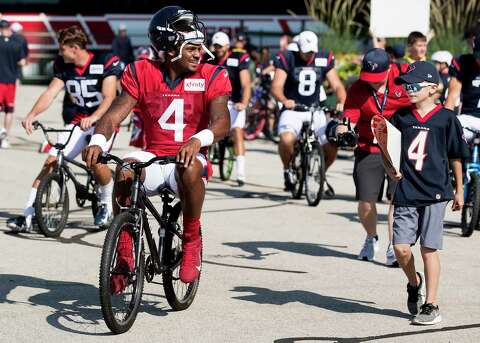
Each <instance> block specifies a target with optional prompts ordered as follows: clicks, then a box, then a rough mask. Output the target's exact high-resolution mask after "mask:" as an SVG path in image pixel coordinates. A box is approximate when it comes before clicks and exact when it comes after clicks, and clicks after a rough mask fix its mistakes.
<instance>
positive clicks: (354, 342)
mask: <svg viewBox="0 0 480 343" xmlns="http://www.w3.org/2000/svg"><path fill="white" fill-rule="evenodd" d="M477 328H480V323H479V324H468V325H458V326H446V327H443V328H437V329H426V330H420V331H410V332H394V333H387V334H384V335H378V336H367V337H352V338H346V337H291V338H280V339H276V340H274V341H273V342H274V343H295V342H302V341H307V342H314V341H318V342H321V341H328V342H336V343H360V342H372V341H376V340H381V339H388V338H396V337H407V336H417V335H423V334H432V333H437V332H448V331H457V330H468V329H477Z"/></svg>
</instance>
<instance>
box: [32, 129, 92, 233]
mask: <svg viewBox="0 0 480 343" xmlns="http://www.w3.org/2000/svg"><path fill="white" fill-rule="evenodd" d="M77 127H78V125H75V126H74V127H73V128H72V129H70V130H66V129H53V128H45V127H44V126H43V125H42V124H41V123H40V122H38V121H35V122H34V123H33V128H34V129H35V130H37V129H41V130H42V131H43V133H44V135H45V138H46V139H47V141H48V143H49V144H50V145H51V146H53V147H54V148H56V149H57V150H58V152H57V161H56V163H55V167H54V169H53V171H52V172H51V173H50V174H48V175H46V176H45V177H44V178H43V179H42V180H41V181H40V186H39V187H38V191H37V195H36V198H35V205H34V208H35V218H36V221H37V224H38V226H39V228H40V230H41V232H42V233H43V234H44V235H45V236H46V237H58V236H59V235H60V234H61V233H62V231H63V229H64V228H65V225H66V223H67V221H68V215H69V194H68V187H67V184H68V181H70V180H71V181H72V182H73V185H74V186H75V200H76V202H77V205H78V206H79V207H83V206H84V205H85V203H86V202H87V201H90V202H91V207H92V214H93V216H95V214H96V213H97V211H98V207H99V205H100V199H99V197H98V187H99V186H98V184H97V182H96V181H95V178H94V177H93V174H92V172H91V171H90V170H89V169H87V167H86V166H85V165H83V164H81V163H79V162H77V161H75V160H72V159H69V158H67V157H65V156H64V154H63V150H64V149H65V147H66V146H67V144H68V143H69V142H70V139H71V138H72V134H73V132H74V131H75V129H76V128H77ZM61 132H69V133H70V135H69V136H68V139H67V141H66V142H65V143H53V142H51V141H50V138H49V135H48V134H49V133H61ZM70 165H74V166H75V167H78V168H80V169H82V171H83V172H84V173H86V175H87V179H86V181H85V182H84V183H82V182H80V181H79V179H78V178H77V175H76V174H75V173H74V172H73V171H72V170H71V168H70Z"/></svg>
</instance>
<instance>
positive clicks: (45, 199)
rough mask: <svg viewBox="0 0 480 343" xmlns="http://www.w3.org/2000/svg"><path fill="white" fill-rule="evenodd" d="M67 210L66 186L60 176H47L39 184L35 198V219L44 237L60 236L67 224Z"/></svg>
mask: <svg viewBox="0 0 480 343" xmlns="http://www.w3.org/2000/svg"><path fill="white" fill-rule="evenodd" d="M62 189H63V190H62ZM62 193H63V194H62ZM68 210H69V199H68V189H67V185H66V184H65V185H64V181H63V178H62V176H61V175H60V174H57V173H51V174H48V175H47V176H45V177H44V178H43V179H42V181H41V182H40V186H39V187H38V191H37V195H36V197H35V217H36V219H37V223H38V227H39V228H40V230H41V231H42V232H43V234H44V235H45V237H58V236H60V234H61V233H62V231H63V229H64V228H65V225H66V224H67V219H68Z"/></svg>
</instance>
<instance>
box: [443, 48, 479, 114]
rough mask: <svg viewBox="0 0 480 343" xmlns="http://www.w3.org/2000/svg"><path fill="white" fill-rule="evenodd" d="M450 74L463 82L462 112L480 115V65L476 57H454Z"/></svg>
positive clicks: (468, 55)
mask: <svg viewBox="0 0 480 343" xmlns="http://www.w3.org/2000/svg"><path fill="white" fill-rule="evenodd" d="M449 74H450V75H451V76H453V77H455V78H456V79H458V81H460V82H461V83H462V113H463V114H470V115H473V116H476V117H480V66H479V65H478V64H477V61H476V60H475V57H473V55H472V54H467V55H461V56H460V57H459V58H454V59H453V60H452V64H451V65H450V69H449Z"/></svg>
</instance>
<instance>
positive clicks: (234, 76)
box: [207, 50, 250, 102]
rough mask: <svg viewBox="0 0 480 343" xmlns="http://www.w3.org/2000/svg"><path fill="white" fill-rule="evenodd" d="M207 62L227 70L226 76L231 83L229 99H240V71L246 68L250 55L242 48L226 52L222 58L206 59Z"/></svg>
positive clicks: (235, 100) (238, 100)
mask: <svg viewBox="0 0 480 343" xmlns="http://www.w3.org/2000/svg"><path fill="white" fill-rule="evenodd" d="M207 63H210V64H215V65H220V66H223V67H225V68H227V70H228V77H229V78H230V83H231V84H232V94H231V95H230V100H232V101H233V102H240V101H242V84H241V82H240V72H241V71H242V70H246V69H247V70H248V64H249V63H250V56H249V55H248V54H247V53H246V52H245V51H244V50H231V51H229V52H228V53H227V56H226V57H225V58H224V59H223V60H222V61H218V60H217V59H215V60H213V61H207Z"/></svg>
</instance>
